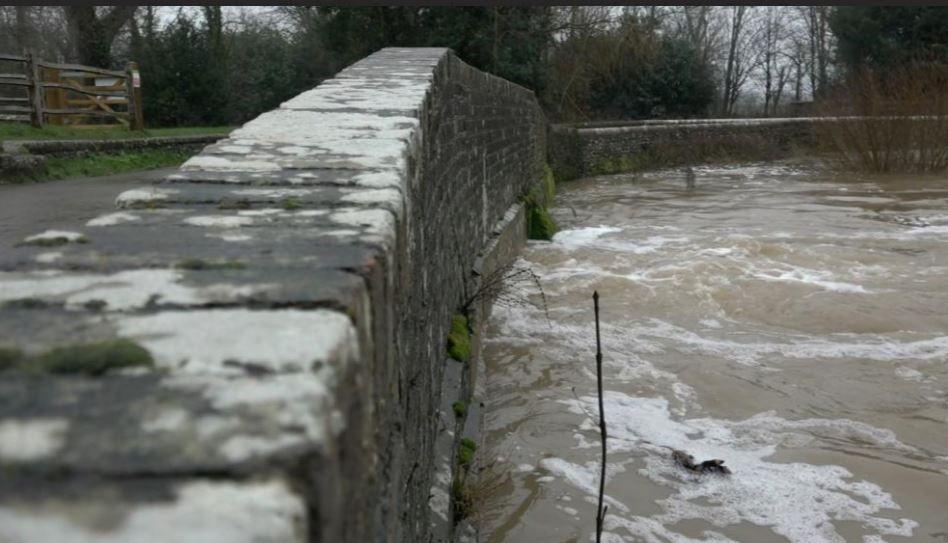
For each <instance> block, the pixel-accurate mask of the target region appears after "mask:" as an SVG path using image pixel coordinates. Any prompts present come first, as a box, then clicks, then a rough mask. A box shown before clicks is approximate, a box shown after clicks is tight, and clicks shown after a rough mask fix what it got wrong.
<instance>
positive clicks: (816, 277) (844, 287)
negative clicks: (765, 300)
mask: <svg viewBox="0 0 948 543" xmlns="http://www.w3.org/2000/svg"><path fill="white" fill-rule="evenodd" d="M827 275H828V274H826V273H825V272H816V271H813V270H803V269H799V268H797V269H793V270H790V271H781V272H777V273H776V275H773V274H771V273H767V272H755V273H752V274H751V276H752V277H756V278H758V279H763V280H764V281H775V282H784V283H804V284H808V285H814V286H817V287H820V288H822V289H825V290H830V291H833V292H850V293H859V294H866V293H868V292H869V291H867V290H866V289H865V288H864V287H862V286H861V285H856V284H854V283H846V282H843V281H830V280H828V279H826V276H827Z"/></svg>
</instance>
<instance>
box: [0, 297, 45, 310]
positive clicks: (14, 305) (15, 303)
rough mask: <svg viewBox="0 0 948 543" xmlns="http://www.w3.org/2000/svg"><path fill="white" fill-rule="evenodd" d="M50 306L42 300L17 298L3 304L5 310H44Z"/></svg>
mask: <svg viewBox="0 0 948 543" xmlns="http://www.w3.org/2000/svg"><path fill="white" fill-rule="evenodd" d="M48 306H49V304H48V303H47V302H46V300H41V299H40V298H17V299H15V300H8V301H6V302H4V303H3V308H4V309H43V308H44V307H48Z"/></svg>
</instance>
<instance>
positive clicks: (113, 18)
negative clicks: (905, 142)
mask: <svg viewBox="0 0 948 543" xmlns="http://www.w3.org/2000/svg"><path fill="white" fill-rule="evenodd" d="M137 7H138V6H127V5H120V6H113V7H111V8H104V9H101V10H99V11H97V10H96V6H88V5H71V6H64V7H63V10H64V13H65V14H66V19H67V20H68V21H69V26H70V29H71V31H72V34H73V36H74V37H75V43H76V50H77V53H78V60H79V62H80V63H82V64H86V65H89V66H101V67H109V66H110V65H111V63H112V42H113V41H115V38H116V36H118V33H119V31H120V30H121V29H122V27H123V26H124V25H125V23H127V22H128V21H129V19H131V18H132V16H133V15H134V14H135V10H136V9H137Z"/></svg>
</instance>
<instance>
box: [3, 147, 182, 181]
mask: <svg viewBox="0 0 948 543" xmlns="http://www.w3.org/2000/svg"><path fill="white" fill-rule="evenodd" d="M190 156H191V153H189V152H187V151H169V150H160V149H157V150H148V151H133V152H125V153H115V154H101V155H86V156H80V157H50V158H49V159H47V161H46V167H45V169H44V170H43V171H39V172H35V173H31V174H24V175H19V176H16V177H14V178H13V179H11V180H10V181H12V182H14V183H25V182H30V181H51V180H54V179H67V178H70V177H97V176H101V175H112V174H116V173H122V172H131V171H137V170H153V169H155V168H166V167H169V166H178V165H180V164H181V163H182V162H184V161H185V160H187V159H188V158H189V157H190Z"/></svg>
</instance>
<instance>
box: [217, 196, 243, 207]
mask: <svg viewBox="0 0 948 543" xmlns="http://www.w3.org/2000/svg"><path fill="white" fill-rule="evenodd" d="M217 209H228V210H229V209H250V201H249V200H235V199H233V198H224V199H223V200H221V201H220V203H219V204H217Z"/></svg>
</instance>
